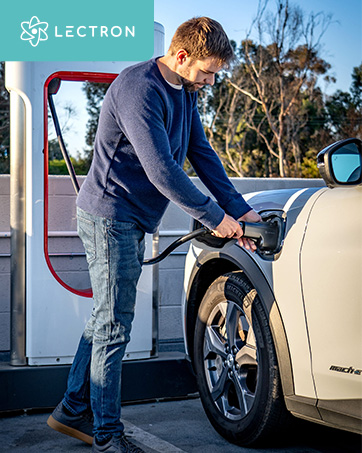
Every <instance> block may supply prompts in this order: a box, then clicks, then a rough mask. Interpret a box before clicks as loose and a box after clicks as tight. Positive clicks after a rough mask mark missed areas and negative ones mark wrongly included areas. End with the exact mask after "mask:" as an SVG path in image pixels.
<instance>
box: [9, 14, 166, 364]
mask: <svg viewBox="0 0 362 453" xmlns="http://www.w3.org/2000/svg"><path fill="white" fill-rule="evenodd" d="M154 43H155V44H154V57H156V56H159V55H162V54H163V52H164V30H163V27H162V25H160V24H157V23H155V27H154ZM134 63H135V62H116V61H112V62H99V61H95V62H56V61H54V62H7V63H6V81H5V82H6V88H7V89H8V91H9V92H10V112H11V119H10V121H11V159H12V164H11V195H10V197H11V201H10V204H11V208H10V209H11V237H12V239H11V245H12V266H11V272H12V273H11V299H12V300H11V306H12V339H11V363H12V365H19V366H22V365H29V366H34V365H37V366H38V365H61V364H63V365H64V364H70V363H72V360H73V357H74V354H75V351H76V348H77V344H78V341H79V338H80V336H81V334H82V331H83V328H84V326H85V323H86V321H87V320H88V319H89V316H90V314H91V310H92V299H91V296H92V293H91V289H90V288H79V287H76V285H71V284H69V283H67V282H66V281H64V280H63V279H62V277H61V275H60V273H58V272H57V271H56V270H55V269H54V266H53V263H52V259H51V256H50V253H49V241H50V239H51V237H52V236H56V235H57V231H51V229H50V226H49V225H50V218H49V175H48V149H49V146H48V144H49V130H48V129H49V127H48V123H49V122H50V120H49V116H50V115H49V107H48V91H49V84H50V83H51V82H52V80H54V79H57V82H58V83H59V84H60V88H59V90H60V91H61V90H62V83H64V82H70V83H71V84H79V83H82V82H92V83H95V84H96V83H101V84H107V83H111V82H112V81H113V80H114V78H115V77H116V76H117V75H118V74H119V73H120V72H121V71H122V70H123V69H124V68H125V67H127V66H129V65H131V64H134ZM56 96H57V95H56V94H55V95H54V97H55V98H56ZM84 114H85V112H83V115H84ZM73 202H74V199H73ZM69 213H70V215H71V216H72V219H70V223H72V224H74V228H73V230H75V231H76V214H75V213H76V206H75V202H74V206H71V207H69V206H68V207H67V210H66V212H65V214H64V215H69ZM53 223H54V221H53ZM58 233H59V232H58ZM68 234H69V232H68ZM145 256H146V257H151V256H152V236H150V235H147V237H146V255H145ZM152 282H153V269H152V267H151V266H149V267H145V268H144V270H143V272H142V275H141V278H140V281H139V286H138V296H137V303H136V307H137V308H136V314H135V320H134V324H133V329H132V338H131V341H130V343H129V345H128V347H127V351H126V356H125V357H126V358H127V359H145V358H149V357H151V356H152V353H153V350H154V344H153V331H154V328H153V326H152V320H153V313H152V310H153V289H152V286H153V285H152Z"/></svg>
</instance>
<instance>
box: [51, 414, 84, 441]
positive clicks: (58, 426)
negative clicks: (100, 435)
mask: <svg viewBox="0 0 362 453" xmlns="http://www.w3.org/2000/svg"><path fill="white" fill-rule="evenodd" d="M47 425H48V426H50V428H52V429H54V430H55V431H58V432H59V433H62V434H66V435H67V436H70V437H74V438H76V439H79V440H82V441H83V442H85V443H86V444H89V445H92V443H93V437H91V436H88V434H85V433H82V432H81V431H78V430H77V429H74V428H70V427H69V426H67V425H64V424H63V423H60V422H58V421H57V420H55V418H54V417H53V416H52V415H51V416H50V417H49V418H48V420H47Z"/></svg>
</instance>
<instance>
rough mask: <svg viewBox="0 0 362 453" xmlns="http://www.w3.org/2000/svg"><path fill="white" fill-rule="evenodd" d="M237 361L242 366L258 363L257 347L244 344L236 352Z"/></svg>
mask: <svg viewBox="0 0 362 453" xmlns="http://www.w3.org/2000/svg"><path fill="white" fill-rule="evenodd" d="M235 361H236V362H237V364H238V365H239V366H240V367H242V366H243V365H244V366H245V365H247V366H251V365H255V366H257V365H258V360H257V355H256V348H255V347H254V346H251V345H249V344H246V345H244V346H243V347H242V348H241V349H240V350H239V351H238V353H237V354H236V357H235Z"/></svg>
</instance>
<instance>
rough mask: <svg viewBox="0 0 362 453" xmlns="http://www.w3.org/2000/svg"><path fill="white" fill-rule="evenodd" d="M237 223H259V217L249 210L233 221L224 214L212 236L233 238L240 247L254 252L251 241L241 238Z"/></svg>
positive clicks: (241, 231) (254, 246) (254, 248)
mask: <svg viewBox="0 0 362 453" xmlns="http://www.w3.org/2000/svg"><path fill="white" fill-rule="evenodd" d="M239 221H243V222H260V221H261V217H260V215H259V214H258V213H257V212H255V211H253V210H251V211H249V212H247V213H246V214H244V215H243V216H242V217H240V219H238V220H237V221H236V220H235V219H233V218H232V217H231V216H229V215H228V214H225V216H224V218H223V219H222V221H221V223H220V224H219V225H218V226H217V227H216V228H215V229H214V230H213V231H212V232H213V234H214V236H217V237H219V238H235V239H237V240H238V243H239V245H240V246H241V247H245V248H246V249H248V250H250V251H252V252H254V251H255V250H256V245H255V243H254V241H253V240H251V239H248V238H244V237H243V230H242V228H241V226H240V223H239Z"/></svg>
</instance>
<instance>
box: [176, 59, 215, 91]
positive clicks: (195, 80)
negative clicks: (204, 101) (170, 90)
mask: <svg viewBox="0 0 362 453" xmlns="http://www.w3.org/2000/svg"><path fill="white" fill-rule="evenodd" d="M221 69H222V66H220V65H219V64H218V63H217V62H216V61H215V59H214V58H213V57H207V58H203V59H202V60H191V59H190V58H189V57H188V61H187V62H186V63H184V64H183V65H182V66H180V67H179V71H178V75H179V77H180V79H181V83H182V85H183V86H184V88H185V90H186V91H190V92H194V91H197V90H199V89H200V88H202V87H203V86H205V85H213V84H214V82H215V74H216V73H217V72H219V71H220V70H221Z"/></svg>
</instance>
